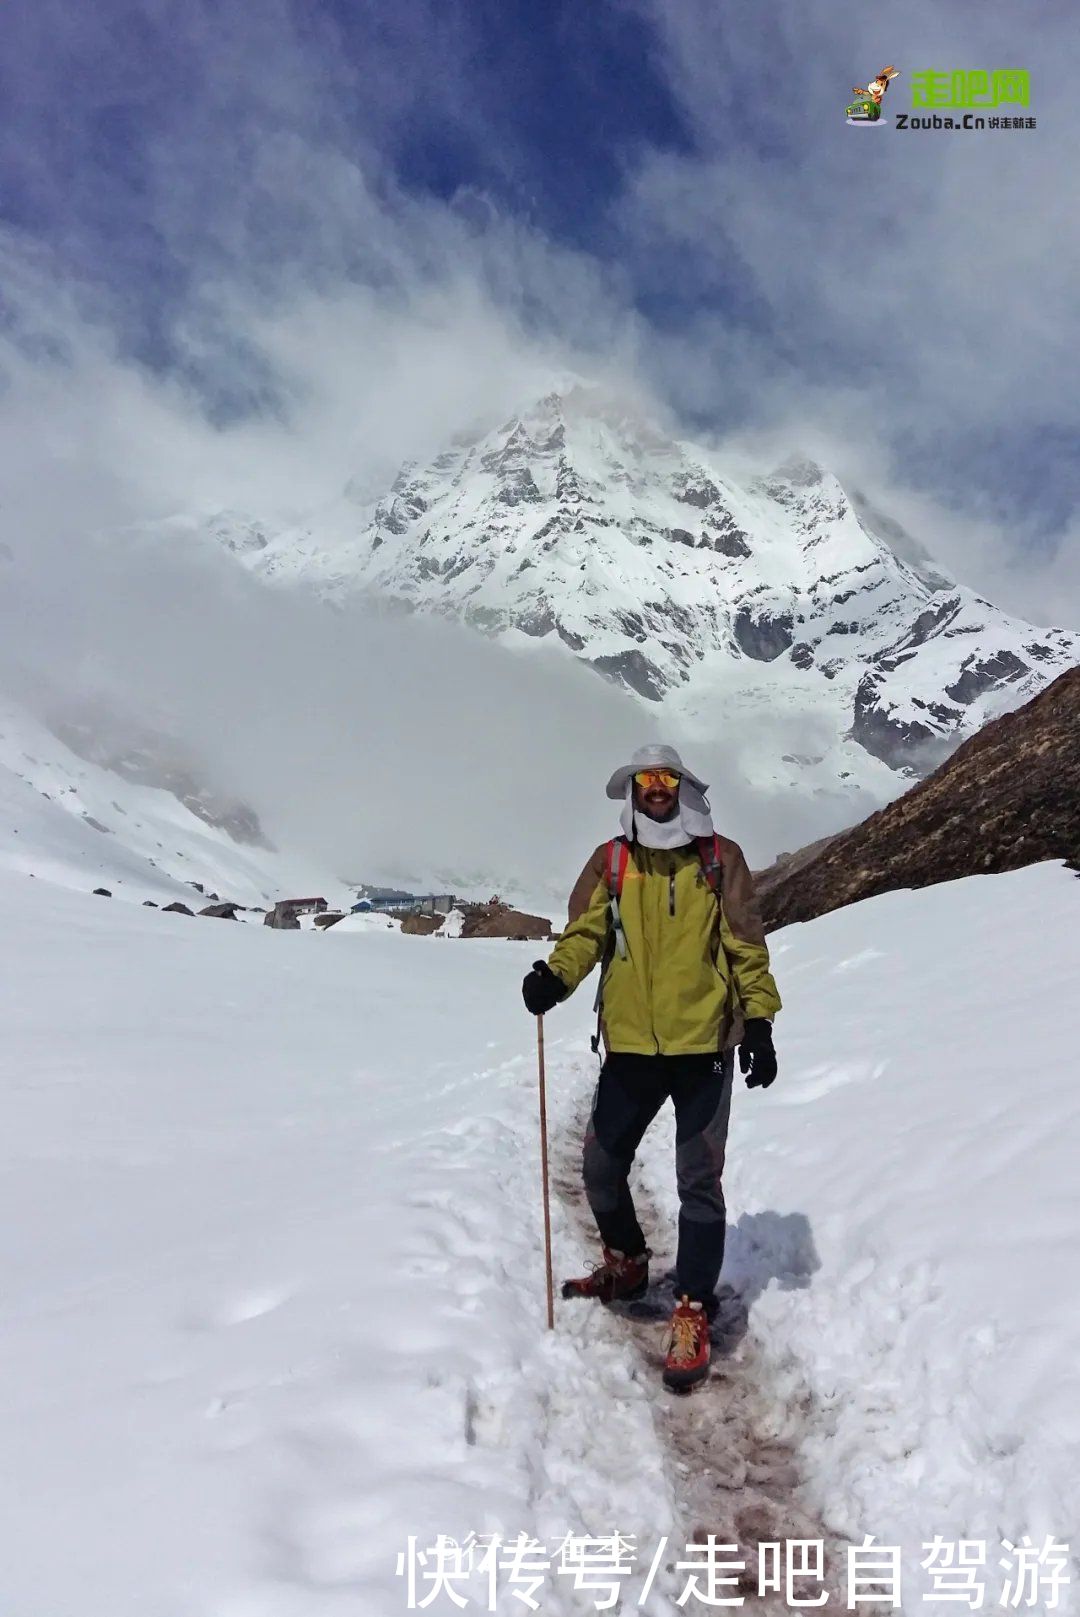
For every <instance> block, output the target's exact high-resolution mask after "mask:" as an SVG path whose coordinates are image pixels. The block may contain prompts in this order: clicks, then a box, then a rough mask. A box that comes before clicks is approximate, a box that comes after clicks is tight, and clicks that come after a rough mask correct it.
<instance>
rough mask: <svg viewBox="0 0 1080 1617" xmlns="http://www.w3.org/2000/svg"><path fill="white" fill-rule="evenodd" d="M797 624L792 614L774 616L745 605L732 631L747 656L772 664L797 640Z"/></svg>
mask: <svg viewBox="0 0 1080 1617" xmlns="http://www.w3.org/2000/svg"><path fill="white" fill-rule="evenodd" d="M794 623H795V620H794V618H793V617H792V615H791V613H790V612H778V613H775V614H770V613H768V612H755V611H754V610H753V608H752V607H749V606H743V607H740V608H739V610H738V612H737V613H736V614H735V619H734V622H733V623H732V625H731V632H732V634H733V635H734V636H735V644H736V645H737V646H738V648H739V650H740V651H741V652H742V653H743V655H744V656H746V657H753V658H755V659H756V660H757V661H758V662H762V663H771V662H775V661H776V659H777V657H779V656H781V655H782V653H783V652H785V651H788V650H789V649H790V647H791V643H792V640H793V639H794V634H793V632H792V631H793V628H794Z"/></svg>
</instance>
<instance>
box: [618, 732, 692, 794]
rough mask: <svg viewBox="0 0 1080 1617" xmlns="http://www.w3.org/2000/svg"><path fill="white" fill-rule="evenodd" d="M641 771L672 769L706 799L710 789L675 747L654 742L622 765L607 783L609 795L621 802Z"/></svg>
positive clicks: (639, 749) (642, 748) (641, 748)
mask: <svg viewBox="0 0 1080 1617" xmlns="http://www.w3.org/2000/svg"><path fill="white" fill-rule="evenodd" d="M639 769H670V770H672V771H673V772H674V773H675V774H677V775H681V776H682V778H683V780H684V781H686V782H687V784H688V785H690V786H692V787H693V788H694V789H695V790H696V791H698V792H700V793H701V795H702V797H705V795H706V794H707V792H708V790H709V787H708V784H707V782H705V781H703V780H700V779H699V778H698V776H697V775H695V774H693V773H692V772H691V771H690V770H689V769H687V767H686V765H685V764H684V763H683V761H682V759H681V758H680V757H679V754H678V753H677V752H676V751H675V748H674V747H665V746H664V745H663V744H662V743H660V742H654V743H653V744H652V745H651V746H648V747H639V748H638V750H637V752H635V753H634V756H633V757H632V758H631V760H630V762H629V763H628V764H621V765H620V766H619V768H618V769H616V771H615V773H614V774H613V775H612V777H611V779H610V780H609V781H608V783H607V795H608V796H609V797H611V798H614V799H615V801H616V802H621V801H622V800H623V799H624V798H625V796H626V788H627V785H628V784H629V782H630V781H631V780H632V779H633V777H634V776H635V775H636V774H637V772H638V770H639Z"/></svg>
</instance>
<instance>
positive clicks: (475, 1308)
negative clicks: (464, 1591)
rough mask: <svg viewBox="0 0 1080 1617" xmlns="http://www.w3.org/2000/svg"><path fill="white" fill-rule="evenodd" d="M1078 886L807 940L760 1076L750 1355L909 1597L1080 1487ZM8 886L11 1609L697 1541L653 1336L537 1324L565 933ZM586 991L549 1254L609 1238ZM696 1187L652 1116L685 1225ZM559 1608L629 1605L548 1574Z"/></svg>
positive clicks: (307, 1594)
mask: <svg viewBox="0 0 1080 1617" xmlns="http://www.w3.org/2000/svg"><path fill="white" fill-rule="evenodd" d="M569 874H570V875H572V874H573V872H571V873H569ZM1078 903H1080V887H1078V886H1077V882H1076V879H1075V878H1074V877H1073V876H1071V875H1070V874H1069V873H1068V872H1066V871H1065V870H1064V869H1062V868H1061V867H1059V866H1056V865H1045V866H1040V867H1036V868H1034V869H1031V870H1027V871H1021V872H1017V873H1014V874H1012V875H1007V876H994V877H982V878H977V879H974V880H970V881H964V882H958V883H953V884H948V885H945V886H941V887H937V888H933V889H929V890H923V891H920V892H917V893H896V894H892V895H889V896H887V897H883V898H878V899H874V900H870V901H868V902H866V903H863V904H861V905H858V906H855V907H852V908H850V909H848V910H845V911H841V912H839V913H837V914H835V915H831V916H827V917H824V918H823V919H821V920H819V921H816V922H814V923H812V924H809V925H805V926H802V927H795V928H791V929H789V930H787V931H785V932H784V933H781V934H779V935H777V936H776V937H774V939H773V948H774V957H775V965H776V973H777V976H778V979H779V982H780V986H781V991H782V993H783V994H784V997H785V1002H786V1003H785V1010H784V1012H783V1016H782V1019H781V1020H780V1022H779V1024H778V1035H777V1042H778V1048H779V1051H780V1056H781V1074H780V1077H779V1079H778V1081H777V1083H776V1085H775V1086H774V1087H773V1088H772V1089H771V1090H770V1091H768V1092H767V1093H761V1092H748V1091H746V1090H745V1089H743V1088H742V1087H741V1085H740V1086H739V1090H738V1093H737V1097H736V1104H735V1109H734V1121H733V1129H732V1139H731V1145H730V1149H729V1173H728V1179H727V1184H728V1191H729V1207H730V1215H731V1237H730V1243H729V1259H728V1264H727V1266H726V1271H725V1278H726V1279H727V1280H728V1281H729V1282H730V1283H731V1284H733V1285H734V1286H736V1287H737V1288H738V1289H739V1290H740V1291H741V1292H742V1294H743V1296H744V1297H745V1299H746V1301H747V1303H748V1306H749V1309H750V1317H749V1333H748V1336H747V1338H746V1341H745V1342H744V1344H743V1345H742V1347H741V1348H740V1350H739V1352H740V1353H741V1354H742V1355H743V1359H744V1362H745V1363H746V1364H748V1365H749V1366H750V1367H751V1369H752V1370H753V1373H754V1374H755V1375H756V1376H757V1378H758V1380H759V1382H760V1391H761V1394H762V1397H763V1398H764V1399H765V1400H766V1403H767V1407H768V1408H769V1410H770V1411H771V1415H770V1419H771V1420H772V1422H773V1424H774V1427H775V1431H776V1433H777V1434H778V1437H779V1438H780V1439H781V1440H783V1439H784V1438H785V1435H786V1436H787V1437H788V1438H791V1439H793V1440H795V1441H796V1442H797V1449H798V1463H799V1470H800V1476H801V1487H802V1493H801V1495H800V1503H801V1505H802V1506H803V1507H804V1508H806V1509H809V1510H812V1511H813V1512H815V1513H816V1514H817V1515H818V1516H819V1517H820V1519H821V1520H822V1521H823V1522H824V1523H825V1525H826V1526H827V1528H828V1530H829V1531H830V1532H831V1533H839V1534H848V1535H851V1536H852V1537H853V1538H856V1539H858V1538H859V1537H860V1536H861V1534H862V1533H863V1532H864V1531H868V1532H872V1533H874V1534H876V1535H877V1536H878V1538H879V1539H882V1540H884V1541H885V1542H886V1543H898V1544H901V1545H902V1546H903V1548H904V1552H905V1557H906V1563H907V1569H908V1571H909V1573H910V1579H911V1581H910V1590H912V1591H916V1590H917V1589H918V1587H919V1585H918V1583H917V1581H916V1573H915V1571H914V1563H915V1562H916V1561H917V1560H918V1558H919V1545H920V1543H921V1542H922V1541H923V1540H929V1539H930V1538H931V1537H932V1536H933V1535H934V1534H935V1533H939V1534H941V1535H943V1536H944V1537H945V1538H947V1539H957V1538H961V1537H964V1538H975V1539H985V1540H987V1541H988V1542H989V1543H990V1544H991V1546H992V1550H993V1557H992V1558H993V1559H994V1560H996V1555H997V1551H996V1545H997V1544H998V1542H999V1541H1000V1538H1001V1537H1002V1536H1003V1535H1008V1536H1010V1537H1013V1538H1014V1539H1016V1538H1017V1537H1018V1535H1020V1534H1023V1533H1024V1532H1028V1533H1030V1534H1031V1535H1032V1537H1033V1538H1038V1539H1041V1537H1042V1535H1043V1534H1045V1533H1053V1534H1055V1535H1057V1537H1058V1538H1062V1539H1065V1540H1067V1539H1068V1536H1069V1533H1070V1530H1071V1527H1072V1525H1073V1524H1074V1523H1075V1521H1076V1519H1077V1513H1078V1508H1080V1484H1078V1483H1077V1480H1076V1472H1075V1463H1074V1457H1075V1453H1076V1445H1077V1442H1078V1440H1080V1400H1078V1398H1077V1390H1078V1389H1077V1368H1076V1367H1077V1364H1078V1363H1080V1306H1078V1304H1077V1296H1078V1288H1077V1283H1076V1282H1077V1274H1076V1252H1077V1249H1078V1248H1077V1237H1078V1235H1080V1191H1078V1190H1077V1188H1076V1175H1075V1170H1074V1157H1075V1145H1074V1142H1075V1138H1076V1131H1077V1125H1078V1122H1080V1117H1078V1111H1080V1098H1078V1095H1077V1090H1076V1086H1075V1083H1074V1081H1073V1066H1074V1062H1073V1056H1074V1052H1075V1050H1076V1048H1077V1041H1078V1036H1080V1011H1078V1010H1077V1008H1076V1002H1075V996H1074V995H1073V994H1071V993H1070V989H1071V987H1072V984H1073V983H1074V982H1075V979H1076V975H1077V968H1078V965H1080V958H1078V957H1080V942H1078V941H1077V940H1078V938H1080V929H1078V928H1077V926H1076V919H1075V918H1076V909H1077V905H1078ZM0 905H2V913H3V915H4V917H5V923H6V924H5V928H4V934H3V942H2V944H0V948H2V949H3V960H2V965H0V997H2V1016H3V1026H4V1030H5V1039H4V1043H3V1047H2V1052H0V1084H2V1086H3V1097H4V1112H5V1119H6V1122H5V1130H4V1134H3V1137H2V1142H0V1152H2V1160H3V1172H2V1174H0V1229H2V1230H3V1236H2V1238H0V1296H2V1298H3V1311H4V1330H3V1336H2V1340H3V1361H2V1373H0V1389H2V1390H0V1447H2V1450H3V1453H4V1457H5V1464H4V1466H3V1468H2V1471H0V1521H2V1522H3V1537H4V1553H3V1555H2V1556H0V1608H2V1609H3V1610H4V1611H5V1612H8V1611H10V1612H11V1613H13V1614H16V1617H97V1614H98V1613H106V1612H107V1613H108V1614H109V1617H136V1614H137V1617H196V1614H197V1617H209V1614H213V1617H331V1614H333V1613H336V1612H342V1613H345V1612H348V1613H358V1614H363V1617H367V1614H371V1617H388V1614H390V1613H393V1612H396V1611H402V1610H404V1609H405V1599H404V1590H403V1587H402V1582H401V1580H400V1579H399V1578H398V1577H397V1576H396V1572H395V1559H396V1555H397V1553H398V1551H399V1550H402V1549H404V1547H405V1543H406V1540H407V1538H408V1536H409V1535H410V1534H411V1535H416V1536H417V1539H418V1541H419V1542H420V1543H430V1542H431V1541H432V1539H433V1538H434V1536H435V1534H437V1533H440V1532H442V1533H449V1534H454V1535H457V1536H463V1535H464V1534H465V1533H466V1532H468V1531H469V1530H470V1529H471V1530H474V1531H476V1532H489V1533H490V1532H501V1533H503V1534H504V1535H506V1536H513V1535H515V1534H517V1533H518V1532H519V1531H523V1530H524V1531H526V1532H529V1533H532V1534H535V1535H536V1536H537V1537H539V1538H542V1539H544V1540H545V1541H547V1542H549V1543H550V1542H553V1541H556V1540H557V1539H558V1538H559V1537H560V1536H562V1535H563V1534H564V1533H566V1532H568V1531H572V1532H576V1533H581V1532H592V1533H598V1534H599V1533H605V1532H606V1533H610V1532H612V1531H614V1530H615V1529H618V1530H619V1531H621V1532H623V1533H626V1534H636V1535H638V1537H639V1539H640V1542H641V1544H642V1545H643V1546H647V1547H649V1548H651V1547H652V1546H653V1545H655V1543H656V1541H657V1538H658V1536H659V1535H661V1534H664V1533H670V1534H672V1535H674V1541H675V1542H685V1539H686V1536H687V1535H688V1533H689V1531H690V1530H691V1528H692V1527H693V1526H695V1525H698V1524H697V1523H696V1522H695V1521H694V1520H692V1519H691V1518H690V1517H688V1515H687V1507H686V1503H685V1501H686V1497H687V1478H686V1477H685V1475H684V1474H683V1473H682V1472H681V1471H680V1469H679V1461H678V1458H677V1456H676V1455H675V1453H674V1452H673V1451H672V1450H671V1449H670V1448H669V1445H668V1435H669V1432H670V1421H669V1420H668V1418H667V1414H666V1411H667V1410H668V1409H669V1407H670V1405H671V1401H670V1400H668V1402H667V1403H666V1404H665V1403H664V1402H663V1398H664V1395H663V1394H662V1393H660V1392H659V1390H658V1388H657V1386H656V1378H655V1372H654V1371H652V1370H651V1369H650V1368H649V1367H647V1366H646V1365H644V1364H643V1363H642V1360H641V1358H640V1356H639V1351H638V1348H637V1346H636V1343H635V1341H634V1339H633V1338H632V1337H631V1335H630V1334H629V1332H628V1331H627V1328H626V1327H625V1324H624V1323H623V1322H621V1321H618V1320H616V1319H614V1318H612V1317H610V1316H608V1315H607V1314H605V1313H604V1312H603V1311H602V1310H594V1309H592V1308H589V1307H581V1306H580V1305H579V1306H578V1307H576V1308H575V1307H573V1306H571V1305H567V1306H561V1305H557V1329H556V1331H555V1332H554V1333H553V1334H548V1333H547V1332H545V1330H544V1329H543V1320H544V1301H543V1296H544V1285H543V1269H542V1241H541V1233H540V1232H541V1224H540V1214H539V1187H538V1166H537V1136H536V1066H535V1047H534V1044H533V1031H532V1024H531V1023H530V1021H529V1019H528V1018H527V1016H526V1015H525V1013H524V1011H523V1008H522V1006H521V1003H520V998H519V988H518V985H519V981H520V977H521V975H522V974H523V973H524V971H525V970H527V969H528V966H529V964H530V962H531V959H532V956H533V954H534V952H535V945H533V944H523V945H516V944H511V943H506V942H503V941H501V940H468V941H466V940H460V941H457V940H455V942H454V944H453V946H452V947H446V942H445V940H443V939H440V938H437V937H431V938H422V937H407V936H404V935H403V934H402V933H401V932H400V930H399V929H398V928H396V927H393V926H390V927H386V926H377V925H375V924H374V923H375V922H376V921H377V920H378V919H379V918H377V917H372V916H356V917H350V918H349V919H348V920H347V921H343V922H341V923H340V924H339V925H338V926H337V927H334V928H331V929H330V931H329V932H328V933H327V934H326V937H327V938H328V939H330V940H336V942H335V941H330V942H322V941H321V939H320V937H319V935H318V934H312V933H297V932H275V931H272V930H271V929H269V928H263V927H239V926H209V925H205V924H202V923H197V922H193V921H191V920H189V919H187V918H185V917H182V916H165V915H161V914H157V913H155V912H153V911H148V910H143V909H141V908H139V907H138V906H136V905H119V904H111V905H110V904H106V903H103V902H102V901H101V900H98V899H95V898H92V897H90V896H87V895H85V894H84V893H77V892H72V891H69V890H65V888H63V887H61V886H56V885H52V884H49V883H46V882H45V881H43V880H40V879H39V880H37V881H29V880H27V879H26V877H25V875H23V874H20V873H12V872H9V871H0ZM361 922H364V923H367V924H365V925H360V924H359V923H361ZM591 997H592V996H591V994H590V993H588V992H587V991H583V992H582V993H581V994H579V995H578V996H576V997H575V999H574V1000H572V1001H571V1002H570V1004H569V1005H567V1006H565V1007H560V1008H559V1009H558V1010H557V1011H556V1012H554V1013H553V1014H552V1016H550V1017H549V1018H548V1019H547V1024H546V1026H547V1045H548V1051H547V1054H548V1083H549V1106H550V1112H551V1125H552V1151H553V1164H554V1169H555V1179H556V1186H555V1188H556V1196H555V1202H554V1208H553V1220H554V1242H555V1253H556V1264H557V1268H558V1271H559V1273H565V1272H568V1271H572V1270H574V1269H576V1268H577V1266H578V1265H579V1264H580V1263H581V1262H582V1261H583V1260H584V1259H585V1258H586V1257H587V1256H588V1249H587V1247H586V1246H585V1244H584V1242H583V1240H582V1238H581V1235H580V1231H579V1224H578V1221H577V1218H576V1215H575V1213H574V1211H573V1208H572V1205H571V1203H570V1202H569V1201H568V1200H567V1199H566V1189H565V1187H566V1186H567V1185H568V1184H569V1182H570V1180H571V1178H572V1174H573V1167H574V1162H575V1158H576V1154H577V1150H578V1143H579V1142H578V1136H579V1128H580V1118H581V1115H582V1111H583V1108H585V1107H586V1106H587V1102H588V1096H589V1092H590V1089H591V1086H592V1083H593V1081H594V1075H595V1063H594V1062H593V1060H592V1058H591V1057H590V1055H589V1054H588V1051H587V1035H588V1032H589V1030H590V1022H591V1015H590V1009H589V1002H590V1001H591ZM671 1178H672V1161H671V1140H670V1131H669V1126H668V1124H667V1122H666V1121H664V1120H663V1119H661V1120H658V1122H657V1124H656V1125H655V1126H654V1129H653V1131H652V1132H651V1133H650V1135H649V1137H648V1139H647V1142H646V1147H645V1150H644V1151H643V1153H642V1158H641V1163H640V1182H641V1184H642V1187H643V1189H644V1191H645V1193H646V1195H647V1196H648V1197H649V1198H650V1199H651V1201H652V1202H653V1203H654V1204H655V1205H656V1206H657V1207H659V1208H660V1209H661V1210H662V1211H663V1212H665V1213H668V1214H671V1213H673V1211H674V1201H673V1187H672V1184H671ZM707 1396H709V1395H708V1394H705V1393H702V1394H698V1395H695V1398H696V1399H704V1398H706V1397H707ZM688 1402H689V1403H690V1405H691V1406H692V1407H695V1408H697V1409H698V1410H701V1409H703V1408H705V1409H707V1408H708V1407H709V1406H708V1405H707V1404H703V1403H700V1402H698V1403H696V1404H695V1402H694V1400H690V1401H688ZM675 1407H676V1408H678V1409H682V1408H685V1407H686V1406H685V1405H683V1404H681V1403H677V1404H676V1405H675ZM680 1535H681V1537H680ZM672 1579H673V1574H669V1573H667V1572H666V1571H662V1573H661V1578H660V1582H659V1584H658V1587H657V1590H656V1591H655V1592H654V1595H653V1596H651V1597H650V1603H649V1606H648V1610H649V1612H650V1613H655V1614H657V1617H672V1614H673V1613H674V1612H675V1611H676V1609H677V1608H676V1607H675V1606H674V1604H673V1603H672V1601H673V1598H674V1594H675V1590H676V1588H677V1585H676V1584H675V1583H674V1582H673V1581H672ZM1070 1601H1071V1597H1070V1596H1067V1597H1066V1598H1065V1599H1064V1600H1063V1601H1062V1603H1061V1606H1060V1607H1059V1608H1058V1609H1060V1610H1062V1611H1068V1610H1076V1609H1077V1607H1076V1605H1075V1602H1072V1603H1070ZM987 1603H988V1604H989V1605H990V1606H991V1607H992V1606H993V1605H994V1603H995V1600H994V1596H993V1595H991V1597H990V1598H989V1600H988V1602H987ZM429 1609H435V1610H450V1609H453V1608H452V1607H450V1606H449V1605H448V1604H447V1603H446V1601H445V1600H444V1601H442V1602H441V1603H436V1604H435V1605H434V1607H432V1608H429ZM474 1609H477V1608H475V1607H474ZM479 1609H482V1608H479ZM500 1609H502V1610H505V1611H510V1610H523V1609H525V1608H524V1607H523V1606H522V1605H521V1603H520V1601H516V1600H513V1599H508V1600H507V1601H506V1603H505V1604H504V1605H503V1606H502V1607H501V1608H500ZM542 1609H543V1610H544V1611H546V1612H553V1613H555V1614H556V1617H560V1614H571V1613H573V1614H576V1613H579V1612H584V1611H591V1610H592V1609H594V1606H593V1600H592V1598H591V1597H589V1596H586V1595H584V1594H581V1593H575V1592H574V1590H573V1589H572V1587H571V1586H570V1584H569V1583H568V1581H567V1580H566V1579H561V1580H554V1579H553V1580H551V1581H550V1582H549V1584H548V1585H547V1586H546V1598H545V1601H544V1605H543V1608H542ZM689 1609H693V1606H692V1605H691V1606H690V1608H689ZM904 1609H905V1610H906V1611H908V1612H911V1613H914V1612H915V1611H921V1610H923V1609H933V1608H924V1607H923V1605H922V1604H921V1601H920V1600H919V1599H918V1596H917V1593H909V1595H908V1597H907V1598H906V1599H905V1603H904Z"/></svg>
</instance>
